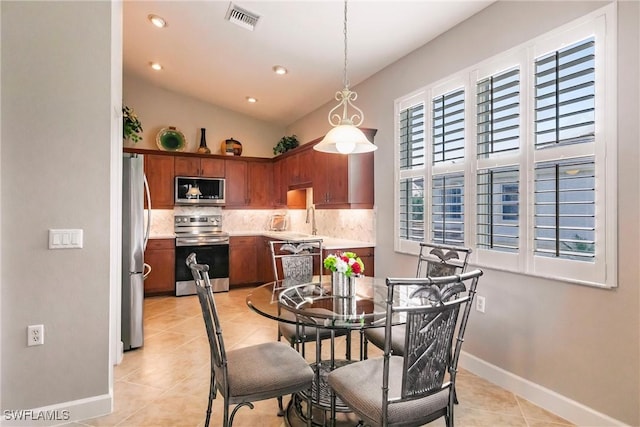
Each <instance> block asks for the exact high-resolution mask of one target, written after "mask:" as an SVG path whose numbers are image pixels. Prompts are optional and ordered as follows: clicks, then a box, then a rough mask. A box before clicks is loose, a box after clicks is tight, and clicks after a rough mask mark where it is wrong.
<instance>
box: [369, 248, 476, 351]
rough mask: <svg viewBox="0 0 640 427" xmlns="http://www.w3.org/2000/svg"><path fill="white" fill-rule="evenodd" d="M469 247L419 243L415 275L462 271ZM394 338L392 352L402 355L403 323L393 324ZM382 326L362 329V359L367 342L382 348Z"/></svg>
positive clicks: (452, 273) (466, 261) (383, 338)
mask: <svg viewBox="0 0 640 427" xmlns="http://www.w3.org/2000/svg"><path fill="white" fill-rule="evenodd" d="M470 254H471V248H467V247H464V246H454V245H444V244H439V243H426V242H421V243H420V254H419V255H418V267H417V269H416V277H418V278H420V277H442V276H451V275H455V274H461V273H464V272H465V271H466V270H467V264H468V262H469V255H470ZM394 329H397V333H394V337H395V338H394V340H393V341H392V342H391V347H392V349H393V352H394V354H395V355H397V356H402V355H404V354H405V352H404V341H403V339H404V338H403V335H404V333H403V331H404V325H397V326H394ZM384 340H385V332H384V328H369V329H364V330H363V331H362V335H361V347H362V355H363V357H362V358H363V359H366V358H367V357H368V352H367V350H368V343H371V344H373V345H375V346H376V347H378V348H379V349H381V350H383V349H384Z"/></svg>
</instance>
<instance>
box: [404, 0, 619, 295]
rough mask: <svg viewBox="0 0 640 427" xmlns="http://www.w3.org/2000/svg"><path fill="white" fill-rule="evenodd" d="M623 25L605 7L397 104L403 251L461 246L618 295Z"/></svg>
mask: <svg viewBox="0 0 640 427" xmlns="http://www.w3.org/2000/svg"><path fill="white" fill-rule="evenodd" d="M614 19H615V6H612V5H609V6H605V7H604V8H602V9H600V10H598V11H595V12H593V13H591V14H589V15H587V16H585V17H583V18H581V19H579V20H577V21H575V22H572V23H569V24H567V25H566V26H563V27H562V28H559V29H558V30H555V31H553V32H550V33H548V34H545V35H543V36H541V37H538V38H536V39H534V40H531V41H530V42H527V43H524V44H523V45H521V46H517V47H515V48H513V49H511V50H509V51H508V52H505V53H503V54H500V55H496V56H495V57H493V58H490V59H487V60H486V61H484V62H482V63H480V64H476V65H475V66H473V67H470V68H468V69H466V70H462V71H460V72H458V73H455V74H453V75H450V76H448V77H447V78H446V79H443V80H442V81H439V82H434V83H432V84H430V85H428V86H426V87H424V88H422V89H420V90H419V91H416V92H415V93H413V94H411V95H408V96H406V97H403V98H400V99H398V100H397V101H396V127H395V129H396V141H397V143H396V147H397V151H396V153H397V154H396V194H397V196H396V211H395V212H396V223H397V228H396V233H395V242H396V243H395V248H396V250H397V251H399V252H405V253H414V254H415V253H417V251H418V245H417V242H418V241H422V240H426V241H433V242H438V243H447V244H459V245H465V246H469V247H471V248H472V249H473V250H474V251H473V253H472V259H471V263H473V264H475V265H478V266H481V267H490V268H496V269H501V270H507V271H513V272H518V273H523V274H528V275H534V276H542V277H550V278H553V279H556V280H564V281H570V282H575V283H581V284H588V285H595V286H602V287H612V286H616V281H617V276H616V274H617V272H616V257H617V253H616V250H617V245H616V228H617V224H616V215H615V208H616V205H617V201H616V197H617V194H616V179H617V177H616V98H615V96H616V95H615V94H616V81H615V76H616V70H615V66H616V62H617V60H616V58H615V41H616V35H615V33H614V31H615V28H616V26H615V25H605V23H606V22H607V20H614ZM425 117H428V118H429V119H428V120H426V121H425ZM427 142H428V143H427ZM426 159H430V162H427V161H426ZM425 163H426V164H425Z"/></svg>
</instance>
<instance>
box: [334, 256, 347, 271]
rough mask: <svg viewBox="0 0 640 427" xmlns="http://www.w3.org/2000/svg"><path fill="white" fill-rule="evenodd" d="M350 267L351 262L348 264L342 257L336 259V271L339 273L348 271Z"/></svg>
mask: <svg viewBox="0 0 640 427" xmlns="http://www.w3.org/2000/svg"><path fill="white" fill-rule="evenodd" d="M348 269H349V264H347V263H346V262H344V261H343V260H342V259H340V258H338V259H337V260H336V271H337V272H338V273H343V274H344V273H346V272H347V270H348Z"/></svg>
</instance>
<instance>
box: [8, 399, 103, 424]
mask: <svg viewBox="0 0 640 427" xmlns="http://www.w3.org/2000/svg"><path fill="white" fill-rule="evenodd" d="M112 408H113V396H111V395H108V394H103V395H101V396H93V397H89V398H86V399H79V400H74V401H71V402H64V403H60V404H56V405H51V406H45V407H42V408H35V409H22V410H19V411H14V410H11V411H8V410H5V411H3V413H2V417H1V418H0V425H2V426H3V427H4V426H6V427H14V426H15V427H27V426H28V427H36V426H37V427H50V426H57V425H63V424H69V423H71V422H74V421H80V420H86V419H89V418H95V417H99V416H102V415H107V414H110V413H111V412H112Z"/></svg>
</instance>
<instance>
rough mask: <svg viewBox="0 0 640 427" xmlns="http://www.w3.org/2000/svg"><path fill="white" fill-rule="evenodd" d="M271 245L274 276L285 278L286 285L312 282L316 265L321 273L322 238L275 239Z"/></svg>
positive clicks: (277, 278)
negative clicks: (299, 239)
mask: <svg viewBox="0 0 640 427" xmlns="http://www.w3.org/2000/svg"><path fill="white" fill-rule="evenodd" d="M269 246H270V248H271V259H272V264H273V272H274V278H275V280H285V286H294V285H299V284H301V283H305V282H311V280H312V279H313V271H314V266H315V268H316V269H317V271H318V274H321V273H320V272H321V271H322V239H309V240H304V241H285V240H274V241H270V242H269ZM320 279H321V278H320Z"/></svg>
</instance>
